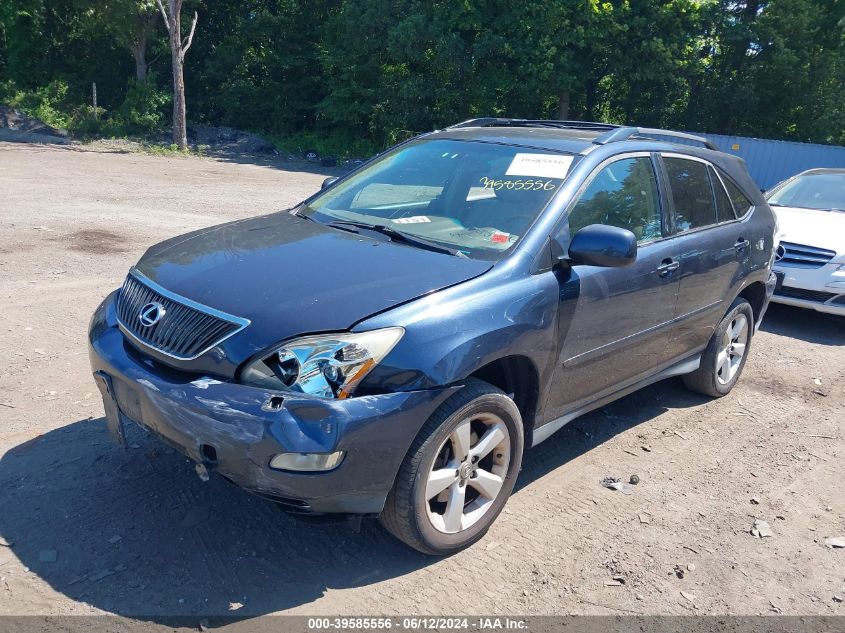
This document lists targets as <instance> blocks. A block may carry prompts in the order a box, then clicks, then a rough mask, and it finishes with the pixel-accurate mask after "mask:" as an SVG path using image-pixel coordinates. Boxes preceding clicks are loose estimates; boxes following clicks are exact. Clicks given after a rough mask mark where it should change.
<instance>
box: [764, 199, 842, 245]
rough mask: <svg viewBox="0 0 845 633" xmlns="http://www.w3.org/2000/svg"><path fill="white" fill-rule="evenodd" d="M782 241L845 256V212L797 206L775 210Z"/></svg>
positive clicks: (774, 208) (776, 208) (775, 208)
mask: <svg viewBox="0 0 845 633" xmlns="http://www.w3.org/2000/svg"><path fill="white" fill-rule="evenodd" d="M772 209H773V210H774V212H775V215H777V218H778V226H779V227H780V232H779V234H778V235H779V237H780V240H781V241H783V242H792V243H793V244H803V245H804V246H815V247H816V248H824V249H827V250H830V251H836V253H838V254H839V255H842V254H845V213H842V212H839V211H816V210H814V209H798V208H794V207H772Z"/></svg>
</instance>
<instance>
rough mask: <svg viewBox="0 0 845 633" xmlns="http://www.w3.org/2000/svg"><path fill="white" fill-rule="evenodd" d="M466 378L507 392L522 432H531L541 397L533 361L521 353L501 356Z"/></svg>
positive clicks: (528, 433)
mask: <svg viewBox="0 0 845 633" xmlns="http://www.w3.org/2000/svg"><path fill="white" fill-rule="evenodd" d="M466 378H477V379H479V380H483V381H484V382H487V383H490V384H491V385H493V386H494V387H497V388H499V389H501V390H502V391H504V392H505V393H506V394H508V395H510V396H511V397H512V398H513V400H514V402H515V403H516V406H517V408H518V409H519V413H520V415H521V416H522V424H523V428H524V430H525V433H526V435H530V433H531V432H532V431H533V429H534V423H535V420H536V417H537V407H538V404H539V400H540V375H539V372H538V370H537V367H536V365H535V364H534V361H532V360H531V359H530V358H529V357H527V356H523V355H520V354H513V355H509V356H503V357H501V358H497V359H495V360H493V361H490V362H488V363H487V364H486V365H484V366H482V367H479V368H478V369H476V370H474V371H473V372H472V373H471V374H469V375H468V376H466Z"/></svg>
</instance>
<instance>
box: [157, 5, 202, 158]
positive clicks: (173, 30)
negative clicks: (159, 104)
mask: <svg viewBox="0 0 845 633" xmlns="http://www.w3.org/2000/svg"><path fill="white" fill-rule="evenodd" d="M156 4H158V8H159V10H160V11H161V16H162V17H163V18H164V23H165V24H166V25H167V32H168V34H169V35H170V60H171V63H172V66H173V144H174V145H176V146H177V147H178V148H179V149H187V147H188V129H187V125H186V123H185V53H187V52H188V49H189V48H191V43H192V42H193V41H194V31H195V29H196V28H197V17H198V16H197V12H196V11H194V19H193V21H192V22H191V29H190V32H189V33H188V37H186V38H185V39H184V40H182V0H168V2H167V4H168V9H169V10H168V9H165V8H164V4H163V3H162V0H156Z"/></svg>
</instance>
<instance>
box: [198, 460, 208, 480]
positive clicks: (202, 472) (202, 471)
mask: <svg viewBox="0 0 845 633" xmlns="http://www.w3.org/2000/svg"><path fill="white" fill-rule="evenodd" d="M194 470H196V471H197V476H198V477H199V478H200V480H201V481H208V480H209V476H208V468H206V467H205V464H197V465H196V466H194Z"/></svg>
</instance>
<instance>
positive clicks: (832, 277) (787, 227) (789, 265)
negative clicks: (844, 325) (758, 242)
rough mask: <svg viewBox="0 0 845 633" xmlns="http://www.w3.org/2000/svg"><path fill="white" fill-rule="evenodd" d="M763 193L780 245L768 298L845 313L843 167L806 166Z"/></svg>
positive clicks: (844, 197)
mask: <svg viewBox="0 0 845 633" xmlns="http://www.w3.org/2000/svg"><path fill="white" fill-rule="evenodd" d="M766 199H767V201H768V202H769V204H770V205H771V207H772V209H773V210H774V212H775V215H776V216H777V219H778V225H779V227H780V231H779V233H778V237H779V238H780V245H779V246H778V247H777V250H776V252H775V262H774V266H773V269H774V271H775V274H776V275H777V277H778V284H777V288H776V289H775V294H774V296H773V297H772V301H776V302H778V303H785V304H787V305H792V306H798V307H800V308H810V309H812V310H817V311H819V312H827V313H829V314H839V315H843V316H845V169H810V170H808V171H805V172H802V173H800V174H798V175H796V176H793V177H792V178H790V179H789V180H785V181H784V182H782V183H780V184H778V185H776V186H775V187H774V188H773V189H771V190H770V191H769V192H767V193H766Z"/></svg>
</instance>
